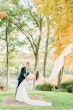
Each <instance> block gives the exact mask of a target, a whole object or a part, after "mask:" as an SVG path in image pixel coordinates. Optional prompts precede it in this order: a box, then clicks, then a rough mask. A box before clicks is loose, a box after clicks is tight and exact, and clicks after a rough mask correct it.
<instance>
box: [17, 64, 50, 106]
mask: <svg viewBox="0 0 73 110" xmlns="http://www.w3.org/2000/svg"><path fill="white" fill-rule="evenodd" d="M29 68H30V62H26V67H22V69H21V72H20V75H19V77H18V85H17V88H16V100H17V101H19V102H24V103H26V104H29V105H34V106H51V105H52V103H51V102H45V101H40V100H32V99H30V98H29V96H28V95H27V92H26V89H25V84H26V82H27V81H29V80H35V79H36V80H38V77H39V76H40V75H39V72H38V71H34V74H31V73H30V72H29Z"/></svg>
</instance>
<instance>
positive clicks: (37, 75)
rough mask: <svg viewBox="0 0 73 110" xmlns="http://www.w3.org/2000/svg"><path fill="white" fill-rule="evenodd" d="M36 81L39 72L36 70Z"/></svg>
mask: <svg viewBox="0 0 73 110" xmlns="http://www.w3.org/2000/svg"><path fill="white" fill-rule="evenodd" d="M35 73H36V80H38V77H39V71H38V70H36V72H35Z"/></svg>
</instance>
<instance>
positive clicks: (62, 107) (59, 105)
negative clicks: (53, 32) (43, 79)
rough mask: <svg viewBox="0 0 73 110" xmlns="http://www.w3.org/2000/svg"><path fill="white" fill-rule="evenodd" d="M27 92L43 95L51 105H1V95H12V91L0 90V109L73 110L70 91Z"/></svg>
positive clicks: (72, 98) (72, 99) (72, 97)
mask: <svg viewBox="0 0 73 110" xmlns="http://www.w3.org/2000/svg"><path fill="white" fill-rule="evenodd" d="M28 94H29V95H40V96H43V98H44V100H45V101H49V102H52V104H53V105H52V106H51V107H37V106H29V105H28V106H27V105H26V106H16V105H12V106H9V105H2V104H1V102H2V99H3V97H5V96H9V95H11V96H12V95H14V92H0V110H73V94H71V93H67V92H55V91H53V92H44V91H29V92H28Z"/></svg>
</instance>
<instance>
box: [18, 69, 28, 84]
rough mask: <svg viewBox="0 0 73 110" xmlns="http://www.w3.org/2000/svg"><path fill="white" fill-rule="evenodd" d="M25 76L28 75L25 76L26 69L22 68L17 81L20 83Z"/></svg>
mask: <svg viewBox="0 0 73 110" xmlns="http://www.w3.org/2000/svg"><path fill="white" fill-rule="evenodd" d="M24 74H25V76H27V75H28V74H26V67H22V68H21V72H20V75H19V77H18V81H19V82H20V83H21V82H22V81H23V80H24V79H25V78H26V77H25V76H24Z"/></svg>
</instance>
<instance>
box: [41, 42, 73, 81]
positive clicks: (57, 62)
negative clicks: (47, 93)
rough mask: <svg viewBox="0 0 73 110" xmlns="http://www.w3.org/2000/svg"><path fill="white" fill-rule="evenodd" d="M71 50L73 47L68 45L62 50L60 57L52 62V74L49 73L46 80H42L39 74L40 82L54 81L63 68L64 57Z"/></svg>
mask: <svg viewBox="0 0 73 110" xmlns="http://www.w3.org/2000/svg"><path fill="white" fill-rule="evenodd" d="M72 48H73V45H72V44H69V45H68V46H67V47H66V48H65V49H64V50H63V52H62V53H61V55H60V56H59V57H58V58H57V59H56V60H55V62H54V66H53V69H52V72H51V73H50V76H49V77H48V78H44V77H43V75H42V74H41V73H40V74H39V75H40V78H41V80H43V81H46V82H47V81H51V80H52V79H54V78H55V77H56V76H57V75H58V73H59V72H60V70H61V68H62V67H63V65H64V57H65V56H66V55H68V54H69V53H70V52H71V51H72V50H71V49H72Z"/></svg>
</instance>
